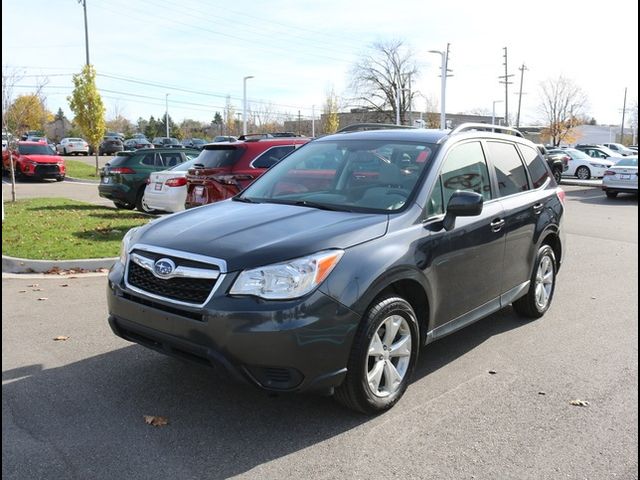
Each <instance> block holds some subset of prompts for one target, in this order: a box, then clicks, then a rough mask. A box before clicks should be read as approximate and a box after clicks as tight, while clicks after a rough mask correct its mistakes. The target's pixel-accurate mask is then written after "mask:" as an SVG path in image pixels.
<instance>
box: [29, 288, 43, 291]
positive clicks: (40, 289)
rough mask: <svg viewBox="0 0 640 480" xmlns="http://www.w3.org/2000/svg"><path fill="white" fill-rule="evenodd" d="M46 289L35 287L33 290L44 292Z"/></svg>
mask: <svg viewBox="0 0 640 480" xmlns="http://www.w3.org/2000/svg"><path fill="white" fill-rule="evenodd" d="M43 290H44V288H34V289H32V290H31V291H32V292H42V291H43Z"/></svg>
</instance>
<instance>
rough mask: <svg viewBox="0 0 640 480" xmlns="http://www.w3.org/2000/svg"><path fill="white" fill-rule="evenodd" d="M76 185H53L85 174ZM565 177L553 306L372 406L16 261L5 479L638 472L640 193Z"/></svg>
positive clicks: (491, 333)
mask: <svg viewBox="0 0 640 480" xmlns="http://www.w3.org/2000/svg"><path fill="white" fill-rule="evenodd" d="M63 184H65V185H61V184H57V185H56V184H51V185H49V184H47V185H44V184H43V186H45V187H46V188H54V187H55V188H57V187H58V185H60V186H61V187H64V188H65V191H73V192H76V190H75V189H77V188H79V187H80V186H79V185H75V186H74V185H72V184H71V183H68V184H67V182H63ZM33 187H34V188H37V187H38V185H34V186H33ZM4 188H6V186H5V187H3V189H4ZM92 188H95V185H94V186H92ZM564 189H565V191H566V192H567V213H566V218H565V225H564V228H565V232H566V233H567V244H566V256H565V261H564V264H563V267H562V269H561V271H560V274H559V277H558V286H557V290H556V293H555V299H554V304H553V305H552V307H551V309H550V311H549V312H548V313H547V314H546V315H545V316H544V317H543V318H542V319H540V320H537V321H534V322H528V321H524V320H522V319H520V318H519V317H518V316H517V315H516V314H515V313H514V311H513V310H512V309H511V308H507V309H504V310H502V311H501V312H498V313H497V314H495V315H492V316H490V317H488V318H486V319H484V320H482V321H480V322H478V323H476V324H474V325H471V326H469V327H467V328H466V329H464V330H462V331H460V332H458V333H455V334H453V335H451V336H449V337H446V338H444V339H442V340H440V341H438V342H436V343H433V344H431V345H429V346H428V347H426V348H424V349H423V350H422V352H421V357H420V359H419V361H418V367H417V371H416V375H415V378H414V381H413V383H412V385H411V386H410V387H409V390H408V391H407V394H406V395H405V396H404V398H403V399H402V401H401V402H400V403H399V404H398V405H397V406H396V407H395V408H393V409H392V410H391V411H389V412H387V413H385V414H383V415H380V416H377V417H373V418H369V417H364V416H362V415H358V414H355V413H352V412H350V411H348V410H345V409H344V408H342V407H341V406H340V405H339V404H337V403H336V402H334V401H333V400H332V399H331V398H327V397H315V396H306V395H281V396H269V395H267V394H265V393H262V392H260V391H258V390H256V389H254V388H252V387H248V386H244V385H238V384H235V383H233V382H232V381H231V380H229V379H227V378H226V377H225V376H224V375H223V374H222V373H220V372H218V371H216V370H213V369H208V368H205V367H201V366H198V365H192V364H188V363H183V362H181V361H179V360H175V359H172V358H168V357H165V356H162V355H160V354H157V353H155V352H152V351H150V350H147V349H145V348H143V347H140V346H137V345H133V344H131V343H128V342H126V341H124V340H122V339H119V338H117V337H115V336H114V335H113V334H112V333H111V331H110V330H109V327H108V325H107V321H106V317H107V308H106V299H105V290H106V278H105V277H104V276H91V277H76V278H73V277H71V278H69V277H57V276H56V277H53V278H52V277H46V278H37V277H33V278H25V277H22V278H5V277H4V276H3V280H2V304H3V307H4V308H3V309H2V366H3V377H2V380H3V387H2V389H3V395H2V439H3V440H2V454H3V462H2V473H3V476H6V478H11V479H41V478H42V479H60V478H65V479H88V478H91V479H115V478H127V479H147V478H149V479H151V478H154V479H157V478H179V479H201V478H208V479H215V478H229V477H237V478H247V479H263V478H267V479H279V478H291V479H297V478H314V479H334V478H354V479H359V478H369V479H370V478H398V479H406V478H416V479H418V478H426V479H559V478H567V479H604V478H622V479H631V478H638V198H637V196H627V195H620V196H619V197H618V198H617V199H615V200H609V199H607V198H606V197H605V195H604V194H603V193H602V191H600V190H599V189H597V188H592V187H591V188H590V187H577V186H565V187H564ZM61 191H62V190H61ZM88 192H89V191H88V190H87V193H86V194H87V195H88V194H89V193H88ZM76 194H77V195H84V193H73V195H76ZM4 195H5V199H6V198H7V197H6V195H7V192H6V190H5V191H4ZM72 198H73V197H72ZM58 336H63V337H68V338H67V339H66V340H59V341H55V340H53V339H54V338H55V337H58ZM490 372H493V373H490ZM575 400H581V401H583V402H584V403H583V405H585V406H577V405H572V404H571V402H572V401H575ZM144 415H159V416H163V417H166V418H167V419H168V422H169V423H168V425H165V426H158V427H154V426H151V425H147V424H145V422H144V420H143V416H144Z"/></svg>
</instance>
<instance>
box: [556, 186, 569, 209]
mask: <svg viewBox="0 0 640 480" xmlns="http://www.w3.org/2000/svg"><path fill="white" fill-rule="evenodd" d="M556 195H557V196H558V199H559V200H560V202H561V203H562V204H563V205H564V200H565V197H566V196H567V194H566V193H564V190H562V189H561V188H560V187H558V188H556Z"/></svg>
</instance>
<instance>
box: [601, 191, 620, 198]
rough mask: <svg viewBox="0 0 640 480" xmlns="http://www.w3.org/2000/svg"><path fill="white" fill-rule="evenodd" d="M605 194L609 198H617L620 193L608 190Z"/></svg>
mask: <svg viewBox="0 0 640 480" xmlns="http://www.w3.org/2000/svg"><path fill="white" fill-rule="evenodd" d="M604 193H605V194H606V195H607V198H616V197H617V196H618V192H610V191H608V190H607V191H606V192H604Z"/></svg>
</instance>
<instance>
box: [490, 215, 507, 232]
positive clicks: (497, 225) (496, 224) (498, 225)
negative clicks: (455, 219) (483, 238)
mask: <svg viewBox="0 0 640 480" xmlns="http://www.w3.org/2000/svg"><path fill="white" fill-rule="evenodd" d="M504 224H505V221H504V219H502V218H496V219H495V220H494V221H493V222H491V231H492V232H499V231H500V230H502V227H504Z"/></svg>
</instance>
